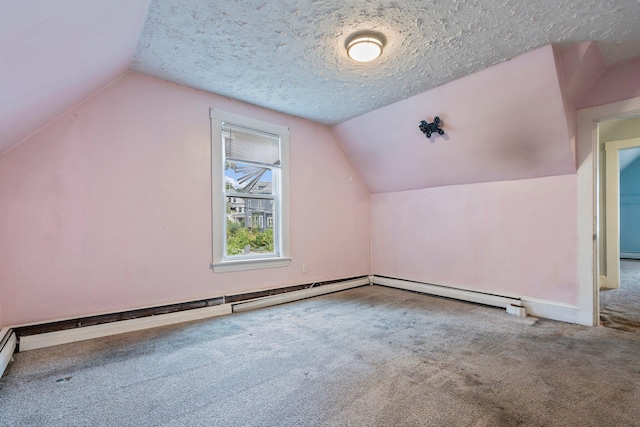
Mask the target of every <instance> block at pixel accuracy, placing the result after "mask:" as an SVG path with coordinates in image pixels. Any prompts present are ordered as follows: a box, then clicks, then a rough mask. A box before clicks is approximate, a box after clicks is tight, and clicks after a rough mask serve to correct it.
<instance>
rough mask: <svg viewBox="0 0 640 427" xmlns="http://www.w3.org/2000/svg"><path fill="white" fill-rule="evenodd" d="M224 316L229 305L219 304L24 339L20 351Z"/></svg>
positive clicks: (229, 307) (21, 339)
mask: <svg viewBox="0 0 640 427" xmlns="http://www.w3.org/2000/svg"><path fill="white" fill-rule="evenodd" d="M225 314H231V304H221V305H215V306H211V307H203V308H196V309H193V310H184V311H178V312H175V313H167V314H160V315H156V316H148V317H141V318H138V319H130V320H122V321H118V322H111V323H104V324H101V325H93V326H85V327H81V328H75V329H66V330H63V331H56V332H47V333H43V334H36V335H27V336H23V337H20V351H21V352H22V351H27V350H35V349H37V348H43V347H50V346H53V345H58V344H68V343H72V342H77V341H84V340H88V339H92V338H100V337H106V336H109V335H117V334H123V333H125V332H133V331H140V330H143V329H149V328H155V327H158V326H167V325H173V324H176V323H183V322H190V321H193V320H200V319H206V318H209V317H216V316H224V315H225Z"/></svg>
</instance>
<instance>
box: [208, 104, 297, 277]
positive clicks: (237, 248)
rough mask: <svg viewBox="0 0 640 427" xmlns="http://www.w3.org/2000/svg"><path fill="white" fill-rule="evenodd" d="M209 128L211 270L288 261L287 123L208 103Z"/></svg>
mask: <svg viewBox="0 0 640 427" xmlns="http://www.w3.org/2000/svg"><path fill="white" fill-rule="evenodd" d="M211 129H212V138H211V144H212V145H211V158H212V191H213V194H212V201H213V203H212V214H213V215H212V216H213V263H212V265H213V271H214V272H225V271H238V270H247V269H255V268H270V267H284V266H287V265H289V263H290V262H291V258H289V211H288V206H289V203H288V189H289V182H288V179H289V176H288V172H289V171H288V159H289V156H288V154H289V153H288V147H289V129H288V128H286V127H283V126H278V125H274V124H270V123H266V122H262V121H258V120H254V119H250V118H247V117H243V116H239V115H236V114H231V113H225V112H222V111H219V110H213V109H212V110H211ZM265 218H266V220H265ZM265 222H266V227H265Z"/></svg>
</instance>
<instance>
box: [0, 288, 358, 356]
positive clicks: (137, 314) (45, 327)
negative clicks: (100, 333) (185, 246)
mask: <svg viewBox="0 0 640 427" xmlns="http://www.w3.org/2000/svg"><path fill="white" fill-rule="evenodd" d="M364 277H368V276H357V277H351V278H346V279H337V280H327V281H324V282H313V283H307V284H303V285H293V286H285V287H282V288H275V289H267V290H264V291H257V292H247V293H244V294H235V295H225V296H221V297H215V298H209V299H203V300H198V301H189V302H183V303H178V304H169V305H162V306H158V307H150V308H142V309H138V310H129V311H122V312H119V313H110V314H101V315H97V316H87V317H78V318H75V319H68V320H60V321H57V322H48V323H41V324H37V325H30V326H18V327H15V328H13V331H14V332H15V333H16V337H18V338H19V337H24V336H28V335H36V334H43V333H46V332H56V331H63V330H67V329H75V328H82V327H84V326H94V325H101V324H104V323H111V322H119V321H122V320H131V319H138V318H142V317H149V316H157V315H160V314H168V313H176V312H179V311H185V310H193V309H196V308H204V307H212V306H216V305H221V304H225V303H231V304H232V303H237V302H240V301H246V300H251V299H256V298H263V297H268V296H271V295H278V294H283V293H286V292H292V291H299V290H302V289H308V288H312V287H317V286H325V285H330V284H332V283H339V282H345V281H348V280H354V279H362V278H364ZM9 335H10V334H9ZM7 340H8V337H7ZM0 348H1V347H0Z"/></svg>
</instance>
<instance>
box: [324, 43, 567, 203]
mask: <svg viewBox="0 0 640 427" xmlns="http://www.w3.org/2000/svg"><path fill="white" fill-rule="evenodd" d="M555 61H556V58H555V55H554V51H553V48H552V47H551V46H545V47H542V48H539V49H537V50H534V51H531V52H528V53H526V54H524V55H521V56H518V57H516V58H514V59H512V60H510V61H506V62H503V63H500V64H497V65H495V66H493V67H490V68H488V69H485V70H482V71H479V72H477V73H475V74H472V75H469V76H467V77H464V78H462V79H459V80H455V81H453V82H451V83H448V84H446V85H443V86H440V87H438V88H435V89H432V90H429V91H427V92H424V93H421V94H419V95H416V96H414V97H411V98H408V99H405V100H403V101H399V102H396V103H394V104H391V105H389V106H386V107H383V108H380V109H378V110H375V111H372V112H370V113H366V114H363V115H361V116H359V117H356V118H353V119H350V120H347V121H346V122H343V123H340V124H338V125H336V126H335V127H334V129H335V131H336V134H337V135H338V137H339V138H340V140H341V141H342V143H343V145H344V147H345V149H346V151H347V153H348V154H349V157H350V158H351V160H352V161H353V163H354V165H355V167H356V168H357V169H358V170H359V171H360V173H361V174H362V177H363V179H364V180H365V182H366V183H367V186H368V187H369V190H370V191H371V192H372V193H381V192H391V191H401V190H409V189H418V188H428V187H437V186H443V185H453V184H464V183H472V182H490V181H499V180H511V179H524V178H532V177H540V176H549V175H561V174H568V173H575V172H576V167H575V158H574V155H573V151H572V147H571V144H570V137H569V135H568V125H567V121H566V119H565V111H564V104H563V99H562V95H561V92H560V85H559V82H558V73H557V70H556V62H555ZM433 116H440V118H441V119H442V120H443V122H444V130H445V132H446V134H445V136H444V137H442V136H433V137H432V139H431V140H428V139H426V138H425V136H424V135H423V134H422V133H421V132H420V131H419V130H418V124H419V122H420V120H423V119H428V120H430V121H431V120H432V119H433Z"/></svg>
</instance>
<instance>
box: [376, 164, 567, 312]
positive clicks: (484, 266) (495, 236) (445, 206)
mask: <svg viewBox="0 0 640 427" xmlns="http://www.w3.org/2000/svg"><path fill="white" fill-rule="evenodd" d="M576 184H577V181H576V175H565V176H554V177H546V178H536V179H528V180H520V181H503V182H490V183H479V184H467V185H458V186H448V187H437V188H428V189H422V190H411V191H404V192H395V193H383V194H373V195H372V196H371V218H372V236H373V240H372V246H373V270H374V271H375V273H376V274H377V275H382V276H389V277H394V278H401V279H408V280H415V281H420V282H426V283H433V284H440V285H452V286H456V287H464V288H470V289H474V290H479V291H485V292H495V293H499V294H509V295H514V296H528V297H532V298H539V299H544V300H549V301H555V302H562V303H568V304H575V303H576V302H577V292H578V284H577V258H576V256H577V255H576V245H577V223H576V221H577V204H576V203H577V199H576V198H577V188H576Z"/></svg>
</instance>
